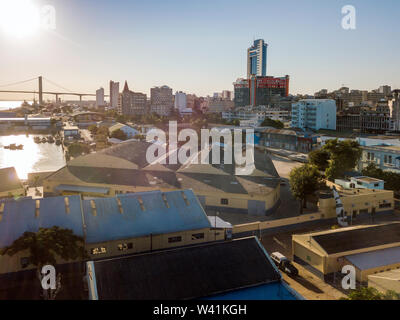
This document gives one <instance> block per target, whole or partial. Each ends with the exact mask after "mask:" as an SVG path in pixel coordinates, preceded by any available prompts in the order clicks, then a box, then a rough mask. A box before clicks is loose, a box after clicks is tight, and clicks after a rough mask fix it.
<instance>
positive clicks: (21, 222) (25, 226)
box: [0, 196, 83, 248]
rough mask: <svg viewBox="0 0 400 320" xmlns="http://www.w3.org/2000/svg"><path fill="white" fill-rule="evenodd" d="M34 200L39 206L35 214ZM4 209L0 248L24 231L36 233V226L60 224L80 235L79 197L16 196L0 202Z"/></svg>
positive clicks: (0, 230)
mask: <svg viewBox="0 0 400 320" xmlns="http://www.w3.org/2000/svg"><path fill="white" fill-rule="evenodd" d="M65 198H68V199H69V200H68V201H69V213H67V211H66V206H65V200H64V199H65ZM36 201H39V203H40V208H39V210H38V213H39V215H38V217H36V216H35V212H36ZM2 204H4V211H3V214H2V217H1V220H0V248H4V247H6V246H9V245H11V244H12V243H13V242H14V240H16V239H18V238H19V237H20V236H21V235H22V234H23V233H24V232H26V231H30V232H37V231H38V230H39V228H51V227H54V226H60V227H63V228H66V229H71V230H73V232H74V233H75V234H76V235H78V236H81V237H83V228H82V214H81V206H80V197H79V196H68V197H52V198H44V199H40V200H32V199H27V198H24V199H19V200H11V201H10V200H8V201H0V207H1V206H2Z"/></svg>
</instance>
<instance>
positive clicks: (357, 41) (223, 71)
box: [0, 0, 400, 100]
mask: <svg viewBox="0 0 400 320" xmlns="http://www.w3.org/2000/svg"><path fill="white" fill-rule="evenodd" d="M18 1H20V0H18ZM11 2H13V3H15V2H16V1H7V0H4V1H3V3H2V5H3V6H5V7H3V8H7V3H11ZM31 3H33V4H34V5H35V6H37V7H41V6H43V5H52V6H54V8H55V9H56V29H55V30H54V31H53V30H51V31H50V30H48V31H46V30H37V31H36V32H32V33H31V34H29V35H27V36H24V37H18V36H17V35H16V34H15V33H14V34H13V32H12V30H11V32H10V30H8V32H5V31H4V30H1V31H0V46H1V48H2V50H0V61H2V68H1V69H2V70H1V74H0V85H2V84H7V83H10V82H13V81H19V80H24V79H29V78H32V77H36V76H38V75H43V76H45V77H47V78H49V79H52V80H54V81H56V82H57V83H59V84H61V85H63V86H65V87H66V88H69V89H71V90H79V91H81V92H90V93H94V92H95V90H96V89H98V88H99V87H100V86H103V87H105V88H107V86H108V81H109V80H110V79H113V80H115V81H119V82H123V81H124V80H128V83H129V84H130V86H131V87H132V88H133V89H134V90H135V91H140V92H144V93H147V94H148V93H149V92H150V88H151V87H153V86H159V85H164V84H166V85H168V86H170V87H171V88H173V89H174V90H182V91H186V92H193V93H195V94H197V95H203V96H206V95H212V93H213V92H216V91H222V90H232V83H233V82H234V81H235V80H236V79H237V78H239V77H245V76H246V67H247V66H246V50H245V48H247V47H249V45H250V44H251V43H252V41H253V40H254V39H258V38H262V39H265V41H266V43H268V45H269V47H268V66H267V68H268V75H271V76H282V75H285V74H288V75H290V77H291V85H290V93H291V94H297V93H302V94H313V93H314V92H316V91H318V90H320V89H321V88H327V89H328V90H334V89H337V88H339V87H341V86H342V85H345V86H347V87H350V88H352V89H363V90H371V89H376V88H378V87H379V86H380V85H382V84H388V85H391V86H392V87H393V88H396V87H400V83H399V80H398V79H397V77H396V75H397V74H398V73H399V71H400V66H399V64H398V63H396V60H397V52H398V51H399V50H400V48H399V46H400V44H399V42H398V41H395V39H398V38H399V36H400V31H399V30H400V28H399V22H398V19H397V13H398V12H399V10H400V3H399V2H398V1H395V0H393V1H392V0H387V1H382V2H380V5H379V6H377V5H376V2H374V1H369V0H367V1H359V0H355V1H351V5H353V6H354V7H355V8H356V17H357V26H356V29H355V30H344V29H343V28H342V26H341V19H342V17H343V15H342V13H341V8H342V7H343V6H344V5H346V4H348V3H347V2H346V1H329V2H327V1H309V0H308V1H301V2H299V1H294V0H292V1H284V2H283V1H257V2H254V3H248V2H244V1H225V0H217V1H208V0H206V1H201V2H198V1H178V0H176V1H149V2H139V1H129V2H128V1H123V0H117V1H108V0H100V1H99V0H97V1H94V0H87V1H77V0H70V1H60V0H48V1H39V0H38V1H35V0H32V1H31ZM4 12H5V11H3V13H4ZM15 18H16V19H18V16H16V17H15ZM22 18H24V19H25V20H24V21H25V22H24V23H25V24H26V25H27V26H28V27H29V12H28V15H24V14H21V15H20V19H22ZM3 29H4V28H3ZM3 31H4V32H3ZM4 49H6V50H4ZM33 86H36V84H35V85H33V84H32V83H30V84H26V85H21V86H19V87H18V88H19V89H34V88H35V87H33ZM47 88H48V89H52V87H51V85H48V87H47ZM22 98H24V99H31V98H32V97H31V95H18V96H15V95H12V94H1V95H0V99H2V100H8V99H10V100H11V99H22Z"/></svg>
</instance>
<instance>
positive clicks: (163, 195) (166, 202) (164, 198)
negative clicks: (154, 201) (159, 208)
mask: <svg viewBox="0 0 400 320" xmlns="http://www.w3.org/2000/svg"><path fill="white" fill-rule="evenodd" d="M162 198H163V200H164V203H165V206H166V207H167V208H169V203H168V201H167V196H166V195H165V193H163V194H162Z"/></svg>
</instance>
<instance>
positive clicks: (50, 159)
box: [0, 134, 65, 179]
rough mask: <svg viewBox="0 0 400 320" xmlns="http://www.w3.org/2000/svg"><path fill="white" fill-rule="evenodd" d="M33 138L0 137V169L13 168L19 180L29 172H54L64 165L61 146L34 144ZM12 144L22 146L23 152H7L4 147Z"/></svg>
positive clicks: (31, 136)
mask: <svg viewBox="0 0 400 320" xmlns="http://www.w3.org/2000/svg"><path fill="white" fill-rule="evenodd" d="M35 136H39V137H43V136H41V135H32V134H31V135H29V136H28V137H27V136H26V135H24V134H23V135H14V136H0V168H7V167H14V168H15V170H16V171H17V174H18V177H19V178H20V179H27V178H28V173H30V172H42V171H55V170H58V169H60V168H62V167H63V166H64V165H65V158H64V153H63V151H62V147H61V146H57V145H56V144H55V143H40V144H36V143H35V142H34V140H33V138H34V137H35ZM12 143H15V144H16V145H20V144H22V145H24V149H23V150H8V149H4V146H8V145H10V144H12Z"/></svg>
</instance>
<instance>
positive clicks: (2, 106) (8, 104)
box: [0, 100, 32, 111]
mask: <svg viewBox="0 0 400 320" xmlns="http://www.w3.org/2000/svg"><path fill="white" fill-rule="evenodd" d="M23 102H24V101H1V100H0V111H4V110H8V109H14V108H19V107H20V106H21V104H22V103H23ZM27 102H28V103H29V104H32V101H27Z"/></svg>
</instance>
